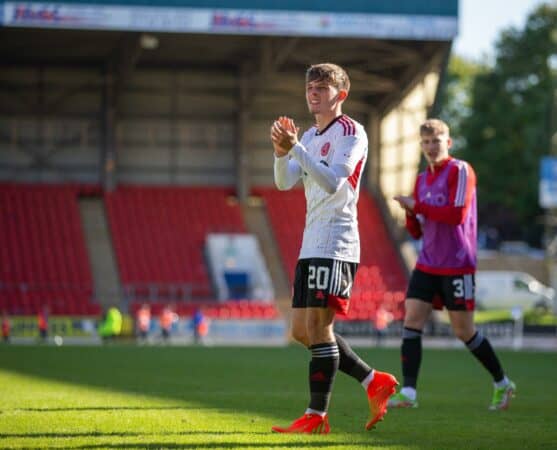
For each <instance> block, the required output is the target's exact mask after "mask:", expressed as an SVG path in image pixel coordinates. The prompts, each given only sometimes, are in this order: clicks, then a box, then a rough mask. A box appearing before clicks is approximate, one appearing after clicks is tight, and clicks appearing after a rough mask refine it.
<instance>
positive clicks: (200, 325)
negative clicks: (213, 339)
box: [192, 308, 209, 344]
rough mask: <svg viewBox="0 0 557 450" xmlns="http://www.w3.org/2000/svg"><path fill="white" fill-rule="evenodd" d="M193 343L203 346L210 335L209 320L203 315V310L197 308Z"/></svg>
mask: <svg viewBox="0 0 557 450" xmlns="http://www.w3.org/2000/svg"><path fill="white" fill-rule="evenodd" d="M192 326H193V341H194V343H196V344H203V341H204V339H205V337H206V336H207V334H208V333H209V319H207V317H205V314H203V309H202V308H197V309H196V310H195V313H194V315H193V318H192Z"/></svg>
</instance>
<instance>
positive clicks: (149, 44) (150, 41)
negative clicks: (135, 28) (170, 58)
mask: <svg viewBox="0 0 557 450" xmlns="http://www.w3.org/2000/svg"><path fill="white" fill-rule="evenodd" d="M140 42H141V48H143V49H145V50H155V49H157V48H158V46H159V38H158V37H156V36H155V35H153V34H146V33H143V34H142V35H141V38H140Z"/></svg>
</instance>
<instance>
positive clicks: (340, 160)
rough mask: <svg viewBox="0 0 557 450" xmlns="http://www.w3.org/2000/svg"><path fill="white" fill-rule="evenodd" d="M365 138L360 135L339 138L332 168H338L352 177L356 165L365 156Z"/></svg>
mask: <svg viewBox="0 0 557 450" xmlns="http://www.w3.org/2000/svg"><path fill="white" fill-rule="evenodd" d="M366 150H367V138H366V137H365V136H362V135H348V136H341V137H340V138H339V139H338V141H337V144H336V149H335V154H334V155H333V161H332V164H331V165H332V166H339V167H342V168H343V169H344V172H346V173H348V174H349V175H352V174H353V173H354V170H355V169H356V166H357V165H358V163H359V162H360V161H361V160H362V158H363V157H364V156H365V154H366Z"/></svg>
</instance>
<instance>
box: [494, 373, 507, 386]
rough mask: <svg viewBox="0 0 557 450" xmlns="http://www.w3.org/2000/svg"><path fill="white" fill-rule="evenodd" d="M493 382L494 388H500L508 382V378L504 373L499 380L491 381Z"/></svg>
mask: <svg viewBox="0 0 557 450" xmlns="http://www.w3.org/2000/svg"><path fill="white" fill-rule="evenodd" d="M493 384H494V386H495V387H496V388H502V387H505V386H507V385H508V384H509V379H508V378H507V375H505V376H504V377H503V379H502V380H501V381H498V382H497V383H493Z"/></svg>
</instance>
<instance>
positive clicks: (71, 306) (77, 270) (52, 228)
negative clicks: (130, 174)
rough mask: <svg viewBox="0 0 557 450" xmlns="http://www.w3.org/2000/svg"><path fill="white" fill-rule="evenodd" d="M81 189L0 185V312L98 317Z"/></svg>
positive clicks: (57, 186) (87, 190)
mask: <svg viewBox="0 0 557 450" xmlns="http://www.w3.org/2000/svg"><path fill="white" fill-rule="evenodd" d="M90 189H91V188H90V187H85V188H83V187H80V186H77V185H45V184H16V183H2V184H0V267H1V268H0V309H2V310H6V311H7V312H8V313H9V314H22V315H28V314H36V313H37V312H38V311H39V309H40V308H41V307H42V306H43V305H48V306H49V308H50V312H51V313H52V314H54V315H98V314H100V310H101V308H100V306H99V305H98V304H96V303H94V302H93V301H92V300H91V298H92V285H93V283H92V275H91V268H90V265H89V258H88V254H87V249H86V246H85V240H84V236H83V231H82V228H81V218H80V214H79V209H78V202H77V199H78V196H79V195H80V194H88V193H89V190H90Z"/></svg>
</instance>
